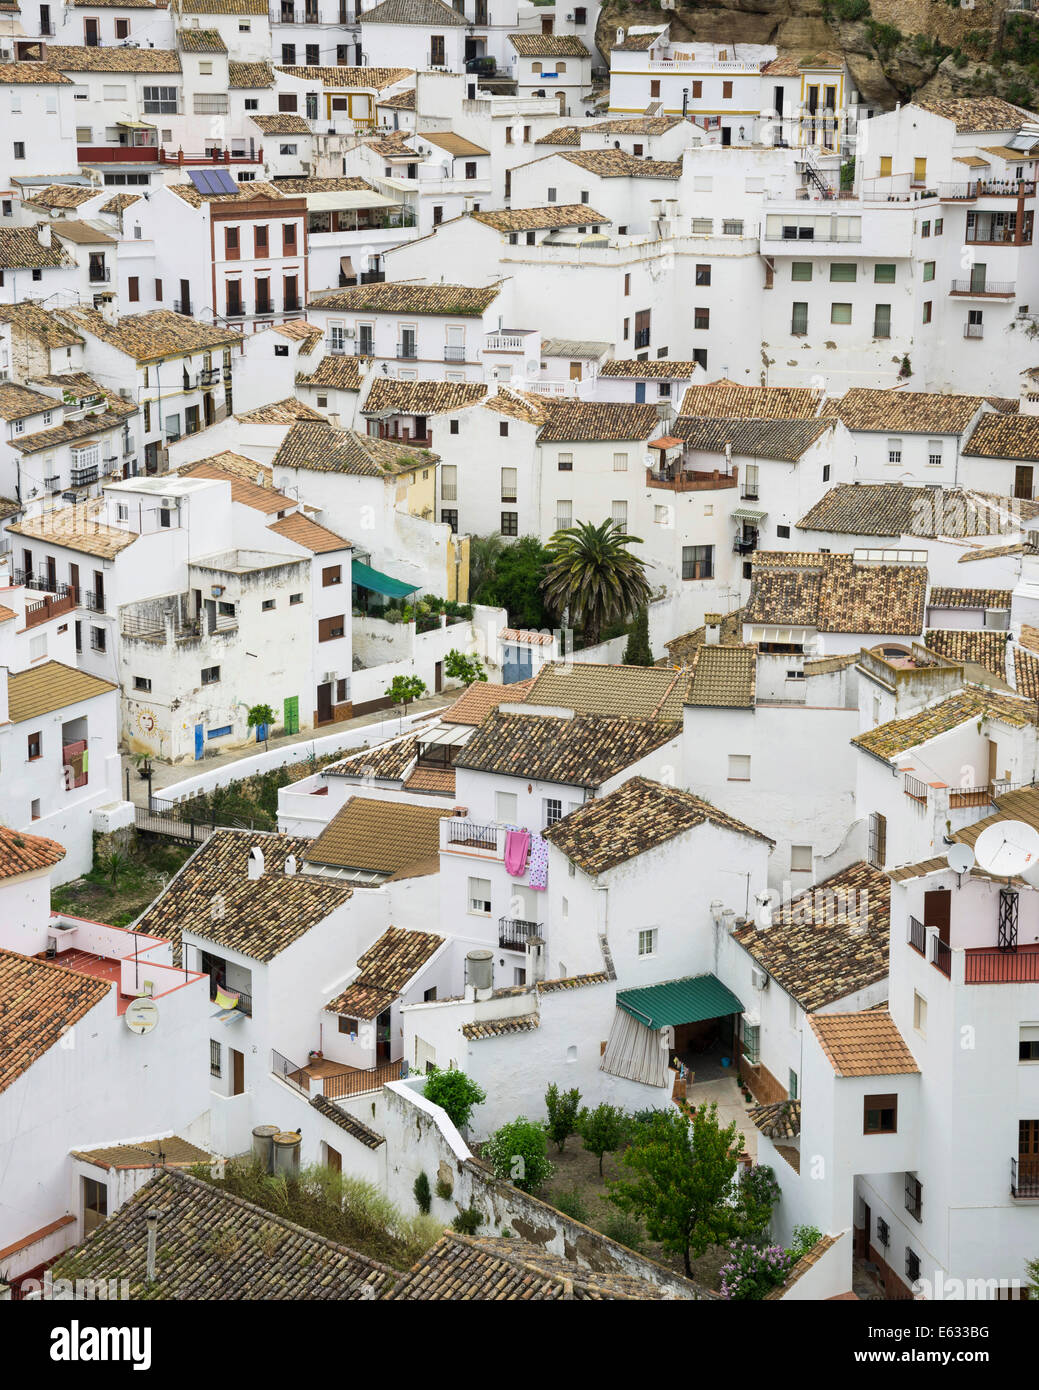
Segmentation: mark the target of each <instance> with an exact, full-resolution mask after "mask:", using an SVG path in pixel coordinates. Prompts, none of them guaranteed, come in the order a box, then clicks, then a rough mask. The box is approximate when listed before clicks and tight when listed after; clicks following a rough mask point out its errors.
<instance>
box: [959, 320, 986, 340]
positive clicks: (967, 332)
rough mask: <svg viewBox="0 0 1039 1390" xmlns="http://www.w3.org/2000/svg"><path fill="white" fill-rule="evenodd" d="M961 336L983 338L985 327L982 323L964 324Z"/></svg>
mask: <svg viewBox="0 0 1039 1390" xmlns="http://www.w3.org/2000/svg"><path fill="white" fill-rule="evenodd" d="M963 336H964V337H965V338H984V336H985V325H984V324H983V323H965V324H964V325H963Z"/></svg>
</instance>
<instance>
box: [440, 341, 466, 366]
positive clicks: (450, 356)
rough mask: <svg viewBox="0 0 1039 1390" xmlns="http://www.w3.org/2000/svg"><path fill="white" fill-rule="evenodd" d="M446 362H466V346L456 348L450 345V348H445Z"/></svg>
mask: <svg viewBox="0 0 1039 1390" xmlns="http://www.w3.org/2000/svg"><path fill="white" fill-rule="evenodd" d="M444 361H445V362H464V361H465V346H464V345H463V346H462V347H456V346H450V345H449V346H447V347H445V348H444Z"/></svg>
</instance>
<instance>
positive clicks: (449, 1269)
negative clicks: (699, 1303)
mask: <svg viewBox="0 0 1039 1390" xmlns="http://www.w3.org/2000/svg"><path fill="white" fill-rule="evenodd" d="M647 1268H648V1266H647ZM701 1296H704V1297H706V1296H707V1295H702V1294H701V1292H700V1291H699V1290H698V1289H697V1287H696V1285H694V1284H692V1283H690V1284H689V1294H688V1297H689V1298H690V1299H694V1298H698V1297H701ZM671 1297H674V1294H673V1292H665V1291H664V1290H663V1289H662V1288H660V1287H659V1286H658V1285H657V1284H654V1283H652V1282H651V1280H650V1279H648V1278H646V1279H641V1278H639V1277H638V1276H637V1275H634V1274H619V1273H615V1272H612V1271H610V1272H600V1271H597V1270H591V1269H588V1268H586V1267H585V1266H583V1265H579V1264H577V1263H575V1262H574V1261H571V1260H568V1259H566V1258H565V1257H564V1256H562V1255H551V1254H549V1253H547V1252H546V1250H545V1248H544V1247H543V1246H541V1245H534V1244H531V1243H529V1242H528V1241H525V1240H520V1239H517V1238H516V1237H511V1238H509V1239H502V1238H501V1237H496V1236H476V1237H474V1236H462V1235H458V1234H457V1233H456V1232H454V1231H445V1232H444V1234H443V1235H442V1236H441V1238H440V1239H439V1240H438V1241H437V1243H436V1244H435V1245H434V1246H432V1248H431V1249H429V1250H427V1251H426V1253H425V1254H424V1255H423V1256H422V1258H421V1259H420V1260H419V1261H418V1263H417V1264H416V1265H415V1266H414V1267H413V1268H412V1269H411V1270H410V1271H409V1272H408V1273H407V1274H406V1275H404V1277H403V1278H402V1279H401V1281H400V1282H399V1283H398V1284H397V1286H396V1287H395V1288H394V1289H393V1291H392V1293H388V1294H387V1295H386V1299H387V1300H388V1301H396V1302H401V1301H403V1300H415V1301H422V1302H434V1301H448V1300H450V1301H452V1302H454V1301H457V1302H470V1301H472V1302H480V1303H537V1302H546V1301H551V1300H556V1299H571V1300H573V1299H576V1300H580V1301H595V1302H602V1301H619V1300H624V1301H633V1300H641V1299H652V1300H660V1299H664V1298H671Z"/></svg>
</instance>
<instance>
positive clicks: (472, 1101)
mask: <svg viewBox="0 0 1039 1390" xmlns="http://www.w3.org/2000/svg"><path fill="white" fill-rule="evenodd" d="M422 1094H423V1095H424V1096H425V1098H426V1099H427V1100H431V1101H432V1102H433V1104H434V1105H439V1106H440V1107H441V1109H442V1110H446V1111H447V1115H448V1119H449V1120H450V1121H451V1123H452V1124H453V1125H454V1126H455V1128H456V1129H465V1127H466V1125H468V1123H469V1121H470V1119H471V1118H472V1113H473V1110H474V1109H475V1108H476V1106H478V1105H482V1104H483V1103H484V1101H485V1100H486V1099H487V1092H486V1091H485V1090H484V1089H483V1087H482V1086H478V1085H477V1084H476V1082H475V1081H473V1080H472V1078H471V1077H468V1076H466V1074H465V1072H464V1071H458V1070H457V1069H454V1068H453V1069H451V1070H448V1071H435V1072H431V1073H430V1075H429V1076H427V1077H426V1086H425V1090H424V1091H423V1092H422Z"/></svg>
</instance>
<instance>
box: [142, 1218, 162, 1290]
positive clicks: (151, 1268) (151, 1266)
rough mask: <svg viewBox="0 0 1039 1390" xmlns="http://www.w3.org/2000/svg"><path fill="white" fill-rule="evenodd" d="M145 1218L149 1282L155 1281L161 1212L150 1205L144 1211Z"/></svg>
mask: <svg viewBox="0 0 1039 1390" xmlns="http://www.w3.org/2000/svg"><path fill="white" fill-rule="evenodd" d="M144 1219H145V1222H146V1223H147V1226H148V1283H149V1284H154V1283H155V1232H156V1229H157V1227H158V1224H159V1212H158V1208H157V1207H149V1208H148V1210H147V1211H146V1212H145V1213H144Z"/></svg>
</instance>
